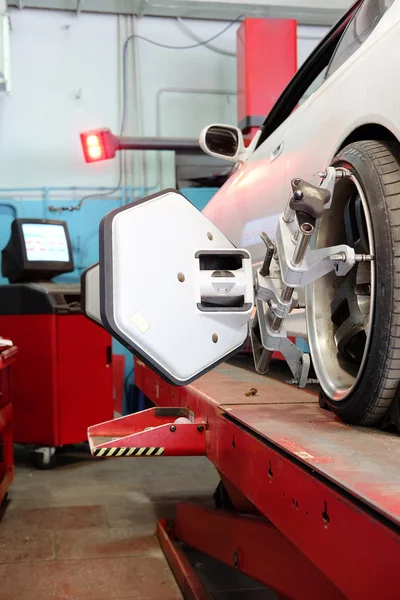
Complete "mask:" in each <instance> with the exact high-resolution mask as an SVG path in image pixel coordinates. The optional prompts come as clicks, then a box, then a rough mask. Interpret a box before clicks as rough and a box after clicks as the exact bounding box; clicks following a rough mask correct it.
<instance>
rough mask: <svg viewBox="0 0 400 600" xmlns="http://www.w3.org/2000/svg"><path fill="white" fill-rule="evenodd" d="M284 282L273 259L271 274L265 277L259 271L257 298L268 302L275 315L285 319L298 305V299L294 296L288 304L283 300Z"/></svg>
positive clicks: (256, 283) (257, 276)
mask: <svg viewBox="0 0 400 600" xmlns="http://www.w3.org/2000/svg"><path fill="white" fill-rule="evenodd" d="M281 291H282V280H281V278H280V270H279V266H278V263H277V262H276V260H274V259H272V261H271V267H270V274H269V275H267V276H265V277H263V276H262V275H261V273H260V270H258V271H257V274H256V279H255V297H256V298H259V299H260V300H262V301H263V302H267V303H268V304H269V305H270V307H271V309H272V310H273V313H274V314H275V315H276V316H278V317H280V318H282V319H284V318H285V317H287V316H288V314H289V313H290V311H291V310H292V308H293V306H296V305H297V302H298V297H297V294H294V295H293V296H292V298H291V299H290V300H289V301H288V302H284V301H283V300H282V299H281Z"/></svg>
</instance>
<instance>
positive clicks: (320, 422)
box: [135, 359, 400, 600]
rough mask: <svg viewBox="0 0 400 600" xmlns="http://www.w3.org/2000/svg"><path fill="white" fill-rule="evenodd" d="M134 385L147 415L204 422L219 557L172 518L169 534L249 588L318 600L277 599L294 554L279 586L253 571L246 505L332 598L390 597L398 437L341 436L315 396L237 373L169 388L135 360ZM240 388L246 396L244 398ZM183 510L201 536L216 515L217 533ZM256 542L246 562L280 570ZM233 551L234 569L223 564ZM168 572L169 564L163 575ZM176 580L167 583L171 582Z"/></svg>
mask: <svg viewBox="0 0 400 600" xmlns="http://www.w3.org/2000/svg"><path fill="white" fill-rule="evenodd" d="M237 364H238V365H240V364H241V363H239V362H238V363H237ZM135 383H136V385H137V386H138V387H139V389H140V390H141V391H142V392H143V393H144V394H145V395H146V396H147V397H148V398H149V399H150V400H152V401H153V402H154V403H155V404H158V405H160V406H163V405H164V404H165V405H167V404H168V405H169V406H170V405H171V404H172V403H173V404H175V405H176V406H177V407H183V408H184V409H185V410H189V411H192V413H193V414H194V415H195V417H196V420H199V421H201V422H203V423H207V425H208V429H207V432H206V449H205V451H206V456H207V458H208V459H209V460H210V461H211V462H212V463H213V464H214V465H215V467H216V468H217V470H218V472H219V473H220V474H221V479H222V481H223V482H224V484H225V488H226V489H228V491H229V495H230V497H231V500H232V501H233V504H234V505H235V507H237V511H238V512H236V513H235V512H233V513H232V519H233V522H232V525H231V531H232V536H233V537H232V538H230V545H229V547H228V546H226V545H224V544H225V542H226V539H225V538H224V539H222V538H221V541H220V543H216V542H215V540H214V538H212V536H211V537H210V543H209V544H207V543H206V542H205V538H204V536H202V533H201V531H199V530H197V529H196V531H194V530H193V529H192V528H191V526H189V525H188V519H187V518H186V513H185V512H182V511H181V512H179V511H178V516H177V521H176V526H174V524H172V525H171V529H170V531H171V535H173V533H174V531H175V535H176V536H177V538H179V539H181V540H182V541H185V542H186V543H189V544H192V545H194V546H195V547H197V548H198V549H200V550H202V551H205V552H207V553H208V554H209V555H210V556H213V557H214V558H217V559H219V560H222V561H224V562H226V563H227V564H229V565H231V566H232V567H235V568H238V569H239V570H241V571H242V572H244V573H246V574H248V575H250V576H253V577H256V578H257V579H258V580H259V581H261V582H262V583H264V584H265V585H267V586H270V587H273V588H274V589H277V590H278V591H280V593H281V595H282V594H283V596H285V597H286V598H296V599H297V598H307V599H311V600H313V599H314V598H315V599H316V600H317V599H318V600H319V599H320V598H328V597H330V596H329V595H325V593H324V594H322V595H321V594H320V593H317V590H316V593H315V594H314V595H309V594H308V595H307V593H306V592H305V590H306V588H307V586H300V587H299V588H298V592H297V593H293V589H292V588H291V589H289V587H288V585H287V582H285V577H286V576H285V573H292V574H293V573H294V572H295V570H296V569H297V568H298V566H299V564H300V562H301V561H299V562H297V563H296V569H295V570H293V567H292V565H291V562H293V560H294V559H293V556H294V554H293V555H291V557H292V558H291V559H290V561H286V564H287V569H286V570H285V569H284V568H282V569H281V570H279V571H278V573H279V574H280V575H279V577H280V582H278V583H279V585H278V584H277V582H276V579H275V578H272V579H271V576H270V574H269V572H268V569H266V568H265V569H264V570H263V568H262V563H261V567H260V568H259V569H258V571H255V570H254V568H255V567H254V560H253V559H252V558H251V557H252V552H253V548H252V546H251V544H250V547H249V545H248V543H247V542H248V540H255V539H256V538H255V537H254V536H253V535H252V533H251V531H252V530H251V527H252V526H253V525H252V524H250V521H246V520H244V521H243V520H242V517H241V515H240V514H238V513H240V512H243V511H246V512H249V511H248V510H246V508H243V507H246V504H247V505H248V506H249V505H250V506H253V508H255V511H256V513H258V514H261V515H263V516H264V517H266V518H267V519H268V520H269V522H270V523H272V524H273V526H274V527H275V528H276V530H278V531H277V532H276V533H277V535H278V533H279V534H280V535H282V536H283V538H285V539H286V541H287V542H290V543H291V544H293V545H294V546H295V547H296V548H297V550H298V551H299V552H300V554H301V555H302V556H303V557H305V558H307V559H308V560H309V561H310V562H311V563H312V565H313V566H314V567H316V568H317V569H318V570H319V571H320V572H321V573H322V574H323V575H324V576H325V578H326V579H327V580H328V581H329V582H331V583H332V584H333V586H335V588H336V589H337V590H338V592H337V593H338V594H339V595H338V596H337V597H346V598H351V599H353V598H355V599H358V598H360V599H361V598H385V600H386V599H388V600H389V599H393V600H394V599H397V598H398V582H397V565H398V561H399V558H400V468H399V464H400V436H398V435H397V434H391V433H385V432H381V431H377V430H371V429H367V428H360V427H350V426H348V425H345V424H343V423H342V422H341V421H340V420H339V419H338V418H337V417H335V415H333V414H332V413H331V412H329V411H326V410H323V409H321V408H320V407H319V403H318V397H317V396H316V395H315V394H311V393H308V392H305V391H300V390H298V389H295V388H293V387H292V386H288V385H286V384H284V383H281V382H279V381H276V380H274V379H271V378H268V377H263V376H260V375H257V374H256V373H254V372H253V371H251V370H247V369H245V368H241V367H240V366H233V365H227V364H225V365H221V366H219V367H217V368H216V369H215V370H214V371H212V372H210V373H208V374H206V375H205V376H203V377H202V378H201V379H199V380H198V381H196V382H195V383H193V384H191V385H190V386H187V387H184V388H176V387H173V386H171V385H169V384H168V383H166V382H165V381H163V380H162V379H161V378H160V377H159V376H158V375H157V374H155V373H153V372H152V371H151V370H150V369H149V368H148V367H146V366H145V365H144V364H143V363H142V362H141V361H140V360H137V359H136V361H135ZM252 388H253V389H255V390H256V392H255V395H250V396H249V395H247V394H248V392H250V390H251V389H252ZM149 443H150V442H149ZM231 490H233V492H234V493H231ZM183 510H185V509H183ZM193 510H195V511H196V510H198V511H200V512H199V516H198V518H199V519H200V520H201V519H202V520H203V526H204V530H206V529H207V528H208V527H209V525H211V523H214V525H213V528H214V529H215V530H216V531H217V530H219V527H220V526H221V527H223V526H224V521H223V519H224V518H225V517H224V516H222V517H221V519H222V520H221V525H219V524H216V523H217V522H218V520H219V518H220V513H219V512H218V511H216V512H215V513H213V515H210V514H208V513H202V512H201V511H202V509H201V508H200V507H195V509H193ZM235 518H237V519H238V521H237V527H236V525H234V524H233V523H235ZM179 520H180V521H179ZM207 521H208V522H207ZM239 521H240V523H239ZM199 522H200V521H199ZM247 522H248V523H249V527H248V529H247V533H245V534H244V533H243V531H245V532H246V523H247ZM160 528H161V525H160V526H159V535H160V536H161V537H162V538H163V548H164V550H165V551H166V554H167V556H169V550H168V544H167V545H166V543H165V535H164V534H165V531H164V533H160V531H161V530H160ZM268 532H269V530H268V531H267V530H265V534H266V537H265V542H264V544H263V543H260V544H258V543H257V544H258V545H257V551H258V552H261V553H262V556H263V560H264V561H266V562H268V561H269V556H270V552H272V551H275V552H276V553H277V554H279V555H280V560H281V561H282V562H281V563H280V564H285V557H286V556H287V553H286V551H285V552H283V551H281V549H282V548H283V546H276V545H275V546H274V547H273V549H271V546H270V544H271V543H272V542H271V540H272V539H275V538H274V535H275V534H271V535H269V533H268ZM172 541H173V538H172ZM233 546H234V547H235V548H236V549H239V550H238V552H237V556H239V557H240V556H242V558H243V559H244V560H243V559H242V560H240V558H239V560H238V561H237V560H236V559H235V553H234V552H231V549H232V547H233ZM264 546H265V547H264ZM170 550H171V548H170ZM254 550H255V547H254ZM171 552H172V550H171ZM278 558H279V557H277V559H278ZM235 560H236V562H237V564H235ZM180 562H181V561H179V560H178V561H177V560H175V559H172V560H171V564H175V565H176V564H178V563H179V564H180ZM307 572H309V573H310V572H311V571H307ZM176 576H177V579H178V581H179V580H180V578H181V577H182V573H181V572H177V573H176ZM192 577H193V574H191V575H190V578H191V582H192V583H193V579H192ZM311 582H312V577H311V575H310V581H309V583H311ZM282 590H286V594H285V593H284V592H283V591H282ZM188 597H194V596H190V594H189V595H188ZM199 597H200V596H199Z"/></svg>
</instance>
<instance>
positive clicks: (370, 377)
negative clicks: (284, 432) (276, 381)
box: [322, 140, 400, 426]
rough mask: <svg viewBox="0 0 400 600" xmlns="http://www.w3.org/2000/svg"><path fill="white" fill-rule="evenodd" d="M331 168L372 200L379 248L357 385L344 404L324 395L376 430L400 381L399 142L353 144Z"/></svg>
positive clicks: (340, 411)
mask: <svg viewBox="0 0 400 600" xmlns="http://www.w3.org/2000/svg"><path fill="white" fill-rule="evenodd" d="M332 165H333V166H334V167H336V168H341V167H342V168H345V169H347V170H349V171H351V172H352V174H353V175H354V176H355V177H356V178H357V180H358V182H359V183H360V184H361V187H362V189H363V192H364V196H365V199H366V201H367V205H368V209H369V212H370V222H371V225H372V231H373V238H374V245H375V248H374V251H373V255H374V263H375V303H374V307H375V308H374V310H373V312H372V324H371V325H370V327H371V332H370V339H369V350H368V354H367V355H366V362H365V364H364V368H363V370H362V372H361V376H360V378H359V380H358V383H356V385H355V387H354V389H353V390H352V391H350V393H349V395H348V396H347V397H346V398H344V399H343V400H334V399H333V398H330V397H328V396H327V395H326V394H324V392H322V396H323V400H324V401H325V403H326V404H327V405H328V406H329V407H330V409H331V410H332V411H333V412H335V413H336V414H337V415H338V416H339V417H340V418H341V419H342V420H343V421H345V422H347V423H351V424H357V425H374V426H376V425H379V424H380V423H381V422H382V421H383V420H384V418H385V415H386V414H387V412H388V410H389V408H390V405H391V403H392V401H393V399H394V397H395V394H396V390H397V388H398V385H399V381H400V154H399V152H398V147H397V146H396V145H395V144H394V143H388V142H380V141H374V140H368V141H361V142H354V143H352V144H350V145H349V146H347V147H345V148H344V149H343V150H341V151H340V153H339V154H338V155H337V156H336V157H335V159H334V160H333V163H332ZM396 401H397V400H396Z"/></svg>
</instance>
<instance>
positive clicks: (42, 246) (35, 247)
mask: <svg viewBox="0 0 400 600" xmlns="http://www.w3.org/2000/svg"><path fill="white" fill-rule="evenodd" d="M1 254H2V274H3V277H7V278H8V280H9V282H10V283H24V282H25V283H26V282H33V281H49V280H50V279H52V278H53V277H55V276H56V275H61V274H62V273H70V272H71V271H73V270H74V262H73V257H72V249H71V240H70V238H69V233H68V227H67V224H66V222H65V221H56V220H46V219H15V220H14V221H13V222H12V224H11V236H10V239H9V241H8V244H7V246H6V247H5V248H4V250H3V251H2V253H1Z"/></svg>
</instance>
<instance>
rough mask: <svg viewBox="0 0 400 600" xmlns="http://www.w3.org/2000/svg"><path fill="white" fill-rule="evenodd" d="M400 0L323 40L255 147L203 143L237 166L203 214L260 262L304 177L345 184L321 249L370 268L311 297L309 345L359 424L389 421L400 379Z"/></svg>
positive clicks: (207, 136)
mask: <svg viewBox="0 0 400 600" xmlns="http://www.w3.org/2000/svg"><path fill="white" fill-rule="evenodd" d="M399 40H400V0H364V1H362V2H361V1H359V2H356V3H355V4H354V6H353V7H352V8H351V9H350V10H349V11H348V13H347V14H346V15H345V16H344V17H343V18H342V19H341V21H340V22H339V23H337V25H336V26H335V27H334V28H333V29H332V30H331V31H330V32H329V34H328V35H327V36H326V37H325V39H323V40H322V41H321V43H320V44H319V45H318V47H317V48H316V50H315V51H314V52H313V53H312V55H311V56H310V57H309V59H308V60H307V61H306V62H305V63H304V65H303V66H302V67H301V69H300V70H299V71H298V73H297V74H296V75H295V76H294V78H293V79H292V81H291V82H290V83H289V85H288V86H287V88H286V89H285V91H284V92H283V93H282V95H281V97H280V98H279V99H278V101H277V103H276V104H275V106H274V108H273V109H272V110H271V112H270V114H269V115H268V116H267V118H266V120H265V123H264V125H263V127H262V128H261V129H260V130H259V131H258V133H257V135H256V136H255V138H254V139H253V140H252V143H251V145H250V146H249V147H248V148H245V146H244V143H243V139H242V137H241V133H240V131H239V130H238V129H236V128H234V127H230V126H222V125H217V126H210V127H209V128H206V130H205V131H204V132H203V134H202V138H201V140H202V146H203V148H204V149H205V150H206V151H207V152H208V153H209V154H212V155H214V156H224V157H225V158H228V159H229V160H232V161H233V162H235V163H236V165H237V167H236V169H235V170H234V172H233V173H232V175H231V177H230V178H229V179H228V181H227V182H226V183H225V185H224V186H223V187H222V188H221V189H220V190H219V191H218V193H217V194H216V195H215V196H214V198H213V199H212V200H211V202H210V203H209V204H208V206H207V207H206V209H205V211H204V214H205V215H206V216H207V217H208V218H209V219H210V221H212V222H213V223H214V224H215V225H216V226H217V227H218V228H219V229H220V230H221V232H222V233H223V234H224V235H225V236H226V237H227V238H228V239H230V240H231V241H232V242H233V243H234V244H235V245H236V246H239V247H245V248H247V249H248V250H249V251H250V253H251V255H252V260H253V265H254V266H258V267H259V266H260V265H261V263H262V260H263V257H264V253H265V246H264V244H263V243H262V241H261V240H260V232H261V231H265V232H266V233H268V235H269V236H270V237H273V235H274V231H275V229H276V225H277V222H278V216H279V214H280V213H282V211H283V210H284V208H285V205H286V203H287V200H288V197H289V196H290V193H291V181H292V180H293V179H294V178H302V179H303V180H305V181H307V182H309V183H311V184H314V185H320V183H321V179H323V177H324V175H326V172H327V168H328V167H329V166H334V167H335V168H336V169H338V171H337V172H338V173H341V174H342V175H343V173H346V174H347V175H346V177H343V178H337V180H336V185H335V190H334V194H333V202H332V206H331V208H330V209H329V210H327V211H324V214H323V216H322V218H321V221H320V226H319V230H318V233H317V236H316V247H317V248H318V247H323V246H333V245H337V244H347V245H349V246H351V247H352V248H354V249H355V251H356V252H357V253H359V254H360V255H364V256H368V255H369V256H370V257H372V258H370V260H369V261H368V260H366V261H364V262H360V263H357V264H356V265H355V266H354V267H353V268H352V269H351V270H350V272H349V273H348V274H347V275H346V276H344V277H337V276H336V275H335V274H334V273H332V272H331V273H329V274H327V275H325V276H324V277H321V278H319V279H316V280H315V281H314V282H313V283H312V284H310V285H308V287H307V290H306V316H307V327H308V340H309V346H310V351H311V357H312V361H313V365H314V368H315V371H316V374H317V376H318V379H319V382H320V385H321V388H322V391H323V393H324V395H325V397H326V401H327V402H328V404H329V406H330V407H331V409H332V410H334V411H335V412H336V413H337V414H338V415H339V416H340V417H341V418H343V419H344V420H345V421H347V422H350V423H359V424H379V423H381V422H382V421H383V420H384V419H385V416H386V415H387V413H388V410H389V408H390V406H391V405H392V408H393V402H394V401H395V402H396V403H398V402H399V400H398V396H397V389H398V387H399V381H400V143H399V142H400V71H399V65H400V43H399Z"/></svg>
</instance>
